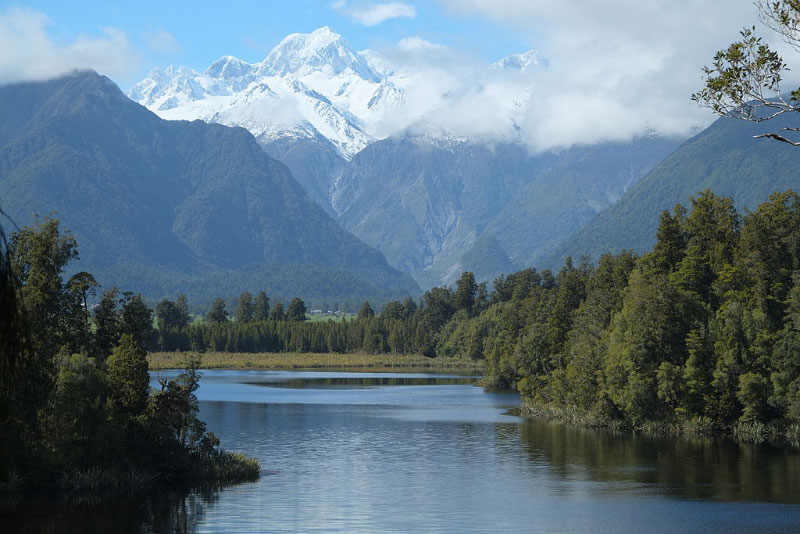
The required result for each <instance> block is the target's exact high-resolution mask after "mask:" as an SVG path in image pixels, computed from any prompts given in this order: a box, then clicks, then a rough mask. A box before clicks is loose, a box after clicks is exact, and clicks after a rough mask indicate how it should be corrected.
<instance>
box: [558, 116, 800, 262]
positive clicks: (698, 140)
mask: <svg viewBox="0 0 800 534" xmlns="http://www.w3.org/2000/svg"><path fill="white" fill-rule="evenodd" d="M795 120H796V119H795ZM772 123H773V124H771V125H770V126H769V128H770V129H776V128H780V127H783V126H792V125H796V124H794V123H793V122H792V119H791V118H787V117H786V116H781V117H777V118H775V119H773V121H772ZM763 131H764V125H760V124H755V123H750V122H745V121H741V120H736V119H730V118H721V119H718V120H717V121H716V122H714V123H713V124H712V125H711V126H709V127H708V128H707V129H705V130H703V131H702V132H700V133H699V134H698V135H696V136H695V137H693V138H691V139H689V140H688V141H686V142H685V143H684V144H683V145H681V147H680V148H678V149H677V150H675V152H673V153H672V154H671V155H670V156H669V157H667V158H666V159H665V160H664V161H662V162H661V163H659V164H658V165H657V166H656V167H655V168H654V169H653V170H652V171H651V172H650V173H649V174H648V175H647V176H645V177H644V178H643V179H642V180H641V181H640V182H638V183H637V184H636V185H634V186H633V187H631V189H630V190H629V191H628V193H627V194H625V196H623V197H622V198H621V199H620V201H619V202H617V203H616V204H614V205H613V206H611V207H610V208H609V209H607V210H605V211H603V212H602V213H600V214H599V215H598V216H597V217H596V218H595V219H593V220H592V221H590V222H589V223H587V224H586V225H585V226H584V227H583V228H582V229H581V230H580V231H579V232H578V233H577V234H575V235H574V236H573V237H571V238H570V239H569V240H568V241H567V242H566V243H564V244H563V245H562V246H561V247H560V248H559V249H558V251H557V252H556V253H555V254H554V255H553V256H552V257H551V258H550V260H549V261H547V262H545V263H544V265H546V266H557V265H559V264H560V263H561V262H562V261H563V258H564V257H566V256H567V255H572V256H573V257H574V258H577V257H580V256H582V255H590V256H592V257H594V258H597V257H599V256H600V255H601V254H603V253H604V252H618V251H620V250H623V249H633V250H635V251H636V252H643V251H645V250H647V249H648V248H649V247H651V246H652V245H653V243H655V236H656V227H657V225H658V215H659V213H661V212H662V211H663V210H667V209H672V207H673V206H675V204H678V203H681V204H684V205H685V204H688V202H689V198H690V197H692V196H695V195H697V193H698V192H700V191H703V190H705V189H711V190H712V191H714V192H715V193H717V194H720V195H725V196H728V197H731V198H733V200H734V201H735V202H736V205H737V206H738V207H739V209H754V208H755V207H756V206H757V205H758V204H759V203H760V202H764V201H765V200H766V199H767V197H768V196H769V194H770V193H772V192H775V191H784V190H787V189H794V190H798V189H800V173H798V169H800V149H798V148H795V147H792V146H789V145H787V144H784V143H779V142H776V141H772V140H769V139H753V136H754V135H757V134H760V133H762V132H763Z"/></svg>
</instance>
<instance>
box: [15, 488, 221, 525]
mask: <svg viewBox="0 0 800 534" xmlns="http://www.w3.org/2000/svg"><path fill="white" fill-rule="evenodd" d="M217 500H218V491H217V490H215V489H212V488H207V489H198V490H192V491H164V492H160V493H154V494H150V495H144V496H138V497H136V498H128V499H118V500H114V501H110V502H103V503H94V504H88V503H83V504H79V505H74V506H67V505H63V506H53V505H52V504H49V503H48V504H43V503H31V504H29V505H28V506H26V507H25V508H23V509H22V510H19V511H18V512H17V513H15V514H13V515H7V516H3V515H0V532H8V533H12V532H14V533H20V534H27V533H31V534H32V533H41V534H50V533H53V534H55V533H60V532H70V533H72V532H82V533H87V534H95V533H96V534H106V533H109V532H114V533H147V534H149V533H152V534H170V533H176V534H189V533H191V532H196V531H197V526H198V525H199V524H200V523H201V522H202V520H203V518H204V516H205V513H206V510H207V509H208V508H210V507H213V506H214V503H215V502H216V501H217Z"/></svg>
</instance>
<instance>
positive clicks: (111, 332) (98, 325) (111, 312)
mask: <svg viewBox="0 0 800 534" xmlns="http://www.w3.org/2000/svg"><path fill="white" fill-rule="evenodd" d="M118 302H119V289H117V288H116V287H112V288H111V289H108V290H106V291H104V292H103V296H102V298H101V299H100V303H99V304H98V305H97V307H96V308H95V310H94V325H95V332H94V344H93V350H92V354H93V355H94V357H95V358H97V359H98V360H99V361H105V359H106V358H108V356H109V355H110V354H111V349H112V348H113V347H114V346H115V345H117V343H118V342H119V337H120V335H121V331H120V317H119V315H118V312H117V303H118Z"/></svg>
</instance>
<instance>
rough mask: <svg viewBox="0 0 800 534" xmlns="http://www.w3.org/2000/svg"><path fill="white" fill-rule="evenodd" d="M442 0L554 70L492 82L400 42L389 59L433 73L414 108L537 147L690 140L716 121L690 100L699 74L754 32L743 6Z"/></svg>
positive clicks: (721, 0)
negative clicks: (658, 137) (741, 35)
mask: <svg viewBox="0 0 800 534" xmlns="http://www.w3.org/2000/svg"><path fill="white" fill-rule="evenodd" d="M439 1H440V3H441V4H443V5H444V6H445V7H446V8H447V9H449V10H451V12H452V13H454V14H456V15H469V16H475V15H477V16H481V17H484V18H486V19H490V20H492V21H494V22H495V23H497V24H500V25H502V26H505V27H507V28H509V30H510V31H513V32H515V33H516V35H518V36H520V37H522V39H524V40H526V41H527V42H529V43H530V45H531V47H532V48H536V49H538V50H539V51H540V52H541V53H542V55H543V56H545V57H546V58H547V59H548V65H547V66H546V67H545V66H541V65H540V66H538V67H536V68H534V69H529V70H528V71H525V72H505V73H503V74H502V75H497V76H486V75H484V74H482V73H481V72H480V71H478V70H471V69H470V68H469V60H467V59H466V58H461V59H460V61H456V60H455V59H454V57H453V54H455V52H454V51H451V52H452V54H450V55H449V56H448V55H447V54H442V53H441V50H438V51H436V53H434V54H431V53H430V52H429V51H430V50H431V47H430V46H429V47H428V51H425V53H418V54H417V56H424V57H417V58H416V59H415V58H414V53H415V52H419V51H420V50H421V49H420V47H417V50H416V51H415V50H412V48H414V47H409V46H407V45H403V43H401V45H399V46H398V47H397V49H396V50H395V51H394V53H395V54H397V55H403V54H404V55H405V58H406V59H407V60H408V61H410V62H412V63H414V62H418V63H417V64H418V65H421V69H422V70H423V71H424V72H425V73H426V74H425V75H424V76H421V77H420V79H419V83H418V84H416V86H409V87H408V89H407V92H408V93H409V94H408V100H409V102H410V104H411V106H412V109H413V108H414V106H415V105H416V104H415V103H417V102H428V108H429V109H427V110H425V109H422V108H421V107H420V108H419V109H414V111H416V112H419V113H421V115H422V116H423V117H424V119H425V121H426V122H429V123H433V124H437V125H440V126H441V127H442V128H444V129H448V130H452V131H453V132H454V133H456V134H459V135H465V136H470V137H481V136H484V137H490V138H495V139H497V138H500V139H505V138H514V137H518V138H519V139H521V140H523V141H524V142H526V143H528V144H529V145H530V146H532V147H534V148H536V149H550V148H558V147H568V146H570V145H573V144H589V143H596V142H601V141H625V140H629V139H631V138H633V137H635V136H638V135H642V134H647V133H653V132H655V133H660V134H663V135H670V136H686V135H689V134H690V133H692V132H693V131H695V130H696V129H698V128H700V127H703V126H705V125H707V124H708V123H710V122H711V121H713V120H714V119H715V118H716V117H715V116H714V115H712V114H710V113H709V112H708V111H707V110H704V109H701V108H699V107H698V106H697V105H696V104H695V103H694V102H692V101H691V100H690V95H691V94H692V93H693V92H695V91H697V90H699V89H700V88H701V86H702V72H701V68H702V67H703V66H704V65H708V64H710V63H711V62H712V59H713V56H714V53H715V52H716V51H717V50H719V49H722V48H724V47H726V46H727V45H728V44H729V43H731V42H733V41H734V40H736V39H737V38H738V31H739V30H740V29H741V28H742V27H744V26H753V25H754V24H756V25H757V26H758V24H757V22H758V21H757V18H758V17H757V12H756V9H755V7H754V6H753V5H752V4H751V3H750V2H748V1H737V2H731V1H730V0H652V1H648V2H631V1H629V0H606V1H605V2H597V1H595V0H562V1H559V2H553V1H550V0H439ZM758 31H759V32H760V33H761V35H763V36H764V37H765V38H766V40H767V41H769V42H770V44H771V45H773V46H774V47H775V48H776V49H779V50H780V51H781V52H782V53H784V58H785V59H787V60H790V59H791V58H793V57H794V56H796V55H797V54H796V52H792V51H791V50H790V49H788V47H787V46H786V45H785V44H783V43H782V42H781V41H780V40H779V38H778V37H777V36H776V35H774V34H773V33H771V32H770V31H769V30H766V29H759V30H758ZM409 42H413V41H409ZM436 56H441V60H440V61H436V60H435V57H436ZM431 58H434V59H431ZM498 59H499V58H498ZM789 63H790V64H791V61H789ZM409 71H410V69H409ZM788 74H789V75H791V73H788ZM795 76H796V75H795ZM798 81H800V80H798V79H797V78H795V79H794V80H791V79H790V80H787V82H794V83H795V84H796V83H797V82H798ZM443 86H448V87H443ZM786 87H787V88H790V87H792V84H791V83H787V84H786ZM795 87H796V85H795ZM442 90H443V92H442V93H441V94H444V95H448V96H447V97H445V98H442V97H441V95H440V94H439V93H438V92H439V91H442ZM431 102H435V103H436V105H432V104H431Z"/></svg>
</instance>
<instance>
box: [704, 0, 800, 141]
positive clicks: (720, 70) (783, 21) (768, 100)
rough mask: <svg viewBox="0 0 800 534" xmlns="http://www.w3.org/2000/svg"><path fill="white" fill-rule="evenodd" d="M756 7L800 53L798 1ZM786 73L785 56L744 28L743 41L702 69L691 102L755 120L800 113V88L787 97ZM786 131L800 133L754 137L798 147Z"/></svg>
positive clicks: (768, 0) (770, 0)
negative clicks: (701, 80) (783, 84)
mask: <svg viewBox="0 0 800 534" xmlns="http://www.w3.org/2000/svg"><path fill="white" fill-rule="evenodd" d="M755 4H756V6H757V7H758V11H759V16H760V18H761V21H762V22H764V24H766V26H767V27H769V28H771V29H772V30H773V31H776V32H777V33H779V34H780V35H781V37H782V38H783V40H784V41H786V42H787V43H788V44H789V45H790V46H792V48H794V49H795V50H796V51H800V2H798V1H797V0H755ZM786 70H788V67H787V65H786V63H785V62H784V61H783V58H781V56H780V55H779V54H778V53H777V52H775V51H774V50H772V49H771V48H770V47H769V45H767V44H766V43H764V41H763V40H762V39H761V38H760V37H757V36H756V35H755V27H752V28H745V29H743V30H742V31H741V39H740V40H739V41H736V42H734V43H733V44H731V45H730V46H728V48H726V49H725V50H720V51H719V52H717V54H716V55H715V56H714V63H713V65H712V66H711V67H705V68H704V69H703V72H704V74H705V78H704V87H703V88H702V89H701V90H700V91H699V92H697V93H695V94H693V95H692V100H694V101H695V102H697V103H699V104H700V105H701V106H704V107H707V108H710V109H711V110H712V111H714V112H715V113H717V114H718V115H721V116H725V117H735V118H738V119H743V120H747V121H752V122H764V121H769V120H771V119H774V118H775V117H778V116H780V115H783V114H784V113H790V112H800V89H795V90H794V91H792V92H791V93H790V94H789V96H788V98H787V97H786V96H785V95H784V93H783V90H782V89H781V81H782V78H783V77H782V73H783V72H784V71H786ZM778 132H780V133H778ZM787 132H800V128H796V127H784V128H780V129H779V130H778V131H777V132H770V133H763V134H760V135H756V136H754V137H755V138H771V139H775V140H777V141H781V142H784V143H788V144H790V145H793V146H800V141H795V140H793V139H790V138H789V137H787Z"/></svg>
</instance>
